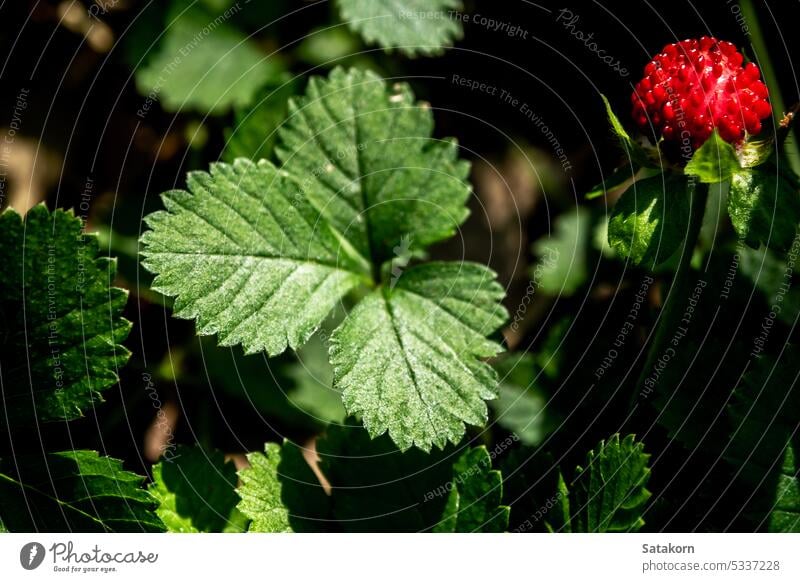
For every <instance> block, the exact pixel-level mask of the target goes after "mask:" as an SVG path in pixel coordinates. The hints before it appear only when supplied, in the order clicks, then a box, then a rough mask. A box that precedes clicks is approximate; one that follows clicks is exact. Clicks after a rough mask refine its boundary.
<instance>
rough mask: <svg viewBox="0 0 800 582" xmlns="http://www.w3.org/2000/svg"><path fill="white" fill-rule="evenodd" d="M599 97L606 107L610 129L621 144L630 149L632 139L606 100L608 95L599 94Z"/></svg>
mask: <svg viewBox="0 0 800 582" xmlns="http://www.w3.org/2000/svg"><path fill="white" fill-rule="evenodd" d="M600 98H601V99H602V100H603V104H604V105H605V107H606V115H607V116H608V122H609V123H610V124H611V129H612V130H613V131H614V134H615V135H616V136H617V137H618V138H619V139H620V141H621V142H622V144H623V145H624V146H625V147H626V148H627V149H631V148H632V147H633V140H632V139H631V136H630V135H629V134H628V132H627V131H626V130H625V128H624V127H623V125H622V122H621V121H620V120H619V117H617V114H616V113H614V109H613V108H612V107H611V102H610V101H609V100H608V97H606V96H605V95H603V94H601V95H600Z"/></svg>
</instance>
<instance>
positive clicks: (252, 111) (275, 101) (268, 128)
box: [222, 82, 296, 163]
mask: <svg viewBox="0 0 800 582" xmlns="http://www.w3.org/2000/svg"><path fill="white" fill-rule="evenodd" d="M295 90H296V85H295V83H291V82H286V83H283V84H281V85H267V86H266V87H263V88H262V89H261V91H260V92H259V93H258V95H257V96H256V97H255V98H254V99H253V102H252V103H251V104H249V105H248V106H247V107H236V108H235V109H234V118H233V125H232V126H231V127H226V128H225V150H224V151H223V152H222V158H223V159H224V160H225V161H227V162H231V163H232V162H233V161H234V160H235V159H236V158H249V159H250V160H253V161H257V160H260V159H270V158H271V157H272V153H273V150H274V148H275V142H276V140H277V139H278V128H279V127H280V126H281V124H282V123H283V122H284V120H285V119H286V115H287V113H288V111H289V98H290V97H292V96H293V95H294V94H295Z"/></svg>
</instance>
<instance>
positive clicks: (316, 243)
mask: <svg viewBox="0 0 800 582" xmlns="http://www.w3.org/2000/svg"><path fill="white" fill-rule="evenodd" d="M188 184H189V190H190V191H191V192H192V193H191V194H190V193H189V192H186V191H183V190H173V191H170V192H167V193H166V194H164V195H163V200H164V205H165V206H166V207H167V211H159V212H156V213H154V214H151V215H150V216H148V217H147V218H146V222H147V224H148V226H150V227H151V228H152V229H153V230H151V231H148V232H146V233H145V234H144V235H143V236H142V243H143V244H144V247H145V248H144V251H143V253H142V254H143V256H144V257H145V260H144V262H143V264H144V266H145V267H146V268H147V269H148V270H150V271H152V272H154V273H157V274H158V276H157V277H156V278H155V280H154V282H153V285H152V287H153V289H154V290H156V291H159V292H161V293H164V294H165V295H170V296H176V300H175V306H174V315H175V316H176V317H180V318H183V319H191V318H194V319H196V320H197V333H198V334H201V335H210V334H215V333H216V334H219V340H220V345H223V346H230V345H235V344H238V343H241V344H242V345H243V346H244V347H245V351H246V352H247V353H254V352H256V351H259V350H266V352H267V353H268V354H271V355H274V354H278V353H280V352H282V351H283V350H285V349H286V347H287V345H288V346H290V347H292V348H296V347H298V346H300V345H302V344H303V343H304V342H305V341H306V340H307V339H308V338H309V337H310V336H311V334H312V333H313V332H314V330H315V329H316V328H317V327H318V326H319V325H320V322H321V321H322V320H323V319H324V318H325V316H326V315H327V314H328V313H329V312H330V311H331V309H332V308H333V307H334V305H335V304H336V302H337V301H339V299H340V298H341V297H342V296H343V295H344V294H345V293H347V292H348V291H349V290H350V289H352V288H353V287H354V286H356V285H357V284H358V283H359V281H361V280H363V278H364V275H363V271H362V272H361V273H360V272H359V270H360V269H363V267H361V266H360V265H359V264H358V263H357V262H356V261H355V260H353V259H351V258H350V257H349V256H348V255H346V254H343V252H342V250H341V247H340V243H339V240H340V239H339V238H338V237H337V235H336V234H335V233H334V232H333V231H332V230H331V229H330V228H328V226H327V225H326V224H325V223H324V221H320V220H319V213H318V212H316V211H315V210H314V209H313V208H312V207H311V206H310V205H309V204H308V203H307V202H306V200H305V198H303V196H302V194H301V192H300V190H299V188H298V186H297V185H296V184H295V183H293V182H292V181H291V180H290V179H289V178H288V177H287V176H286V174H285V173H284V172H281V171H278V170H276V169H275V167H274V166H272V165H271V164H270V163H269V162H267V161H266V160H261V161H260V162H259V163H258V164H257V165H256V164H254V163H253V162H251V161H249V160H245V159H243V158H240V159H238V160H236V161H235V162H234V164H233V165H229V164H224V163H218V164H212V166H211V172H210V173H205V172H193V173H191V174H189V179H188Z"/></svg>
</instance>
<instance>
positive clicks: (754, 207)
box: [728, 167, 800, 251]
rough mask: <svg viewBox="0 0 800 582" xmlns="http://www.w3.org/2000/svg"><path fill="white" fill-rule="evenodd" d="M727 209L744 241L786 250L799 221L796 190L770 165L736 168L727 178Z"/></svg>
mask: <svg viewBox="0 0 800 582" xmlns="http://www.w3.org/2000/svg"><path fill="white" fill-rule="evenodd" d="M728 213H729V214H730V217H731V222H732V223H733V227H734V228H735V229H736V233H737V234H738V235H739V236H740V237H742V239H744V241H745V242H746V243H747V244H748V245H750V246H752V247H758V245H759V244H764V245H766V246H768V247H769V248H772V249H775V250H780V251H786V250H788V249H789V247H790V246H791V245H792V241H793V240H794V238H795V235H796V232H797V226H798V224H800V192H798V190H797V188H795V187H793V186H792V184H791V183H790V182H789V181H788V180H787V179H785V178H783V177H782V176H780V175H779V174H778V173H777V171H776V170H775V168H774V167H772V168H770V167H764V169H761V170H750V171H746V172H739V173H737V174H736V175H734V176H733V179H732V180H731V187H730V192H729V194H728Z"/></svg>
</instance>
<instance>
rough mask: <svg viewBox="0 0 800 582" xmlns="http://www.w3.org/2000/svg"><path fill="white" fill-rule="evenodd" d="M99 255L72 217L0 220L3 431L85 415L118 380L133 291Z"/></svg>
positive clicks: (9, 214)
mask: <svg viewBox="0 0 800 582" xmlns="http://www.w3.org/2000/svg"><path fill="white" fill-rule="evenodd" d="M98 250H99V249H98V243H97V237H96V236H95V235H85V234H83V231H82V222H81V220H79V219H78V218H76V217H75V216H73V215H72V213H67V212H64V211H62V210H56V211H55V212H52V213H50V212H48V211H47V208H45V207H44V206H43V205H40V206H35V207H34V208H32V209H31V210H30V211H29V212H28V214H27V216H26V217H25V220H24V221H23V219H22V218H21V217H20V215H19V214H17V213H16V212H15V211H13V210H7V211H5V212H4V213H3V214H2V215H0V253H2V256H3V262H4V265H3V270H2V274H1V275H0V297H2V299H0V330H2V331H1V335H2V350H0V384H2V386H3V398H2V402H0V427H4V426H6V423H8V424H9V425H10V426H33V425H35V424H36V422H37V420H38V421H45V422H48V421H56V420H70V419H74V418H78V417H80V416H82V414H83V412H84V411H85V410H87V409H88V408H90V407H92V406H93V405H95V404H97V403H98V402H102V397H101V394H100V393H101V391H102V390H104V389H106V388H108V387H109V386H111V385H112V384H115V383H116V382H117V381H118V376H117V370H118V368H119V367H120V366H122V365H124V364H125V362H126V361H127V360H128V356H129V352H128V350H126V349H125V348H124V347H122V346H121V345H120V342H122V341H124V340H125V338H126V337H127V335H128V332H129V331H130V327H131V324H130V322H128V321H126V320H125V319H123V318H122V310H123V309H124V307H125V303H126V301H127V298H128V293H127V291H124V290H122V289H117V288H116V287H111V286H110V284H111V281H112V280H113V279H114V274H115V270H116V263H115V261H113V260H111V259H109V258H107V257H99V258H98V257H97V254H98Z"/></svg>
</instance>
